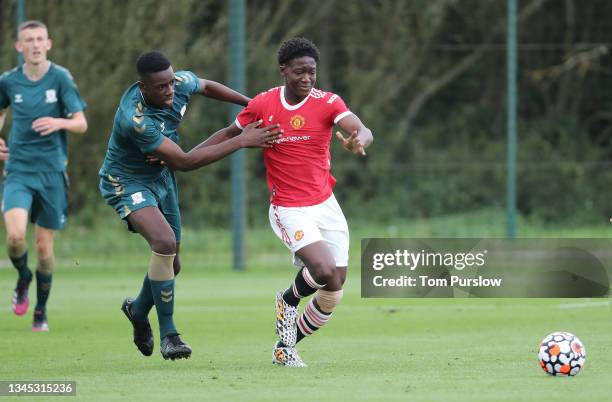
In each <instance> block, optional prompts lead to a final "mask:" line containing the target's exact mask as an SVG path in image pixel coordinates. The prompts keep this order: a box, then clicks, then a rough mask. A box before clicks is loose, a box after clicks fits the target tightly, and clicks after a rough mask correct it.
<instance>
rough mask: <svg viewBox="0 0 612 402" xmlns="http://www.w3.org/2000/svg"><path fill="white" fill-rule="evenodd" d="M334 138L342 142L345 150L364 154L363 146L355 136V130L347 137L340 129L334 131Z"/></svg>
mask: <svg viewBox="0 0 612 402" xmlns="http://www.w3.org/2000/svg"><path fill="white" fill-rule="evenodd" d="M336 138H338V139H339V140H340V141H341V142H342V146H343V147H344V149H346V150H347V151H351V152H352V153H354V154H361V155H363V156H365V154H366V152H365V148H364V146H363V144H362V143H361V142H360V141H359V138H358V137H357V130H355V131H353V134H351V135H350V136H349V137H345V136H344V135H342V133H341V132H340V131H336Z"/></svg>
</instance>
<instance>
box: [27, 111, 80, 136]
mask: <svg viewBox="0 0 612 402" xmlns="http://www.w3.org/2000/svg"><path fill="white" fill-rule="evenodd" d="M32 130H34V131H36V132H38V133H39V134H40V135H49V134H52V133H54V132H56V131H58V130H67V131H70V132H71V133H76V134H83V133H84V132H85V131H87V119H86V118H85V113H84V112H82V111H81V112H76V113H74V114H73V115H72V116H71V117H70V118H69V119H62V118H59V117H40V118H38V119H36V120H34V121H33V122H32Z"/></svg>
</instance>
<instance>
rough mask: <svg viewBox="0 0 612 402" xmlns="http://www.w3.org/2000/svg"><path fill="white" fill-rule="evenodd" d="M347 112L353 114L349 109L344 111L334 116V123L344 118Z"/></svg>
mask: <svg viewBox="0 0 612 402" xmlns="http://www.w3.org/2000/svg"><path fill="white" fill-rule="evenodd" d="M349 114H353V112H351V111H350V110H347V111H346V112H343V113H340V114H339V115H338V116H336V118H335V119H334V124H338V122H339V121H340V120H342V119H344V118H345V117H346V116H348V115H349Z"/></svg>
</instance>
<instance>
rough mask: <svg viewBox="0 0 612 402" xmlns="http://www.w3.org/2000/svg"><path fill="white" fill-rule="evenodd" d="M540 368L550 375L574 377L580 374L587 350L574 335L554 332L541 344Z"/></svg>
mask: <svg viewBox="0 0 612 402" xmlns="http://www.w3.org/2000/svg"><path fill="white" fill-rule="evenodd" d="M538 359H539V360H540V366H541V367H542V369H543V370H544V371H545V372H547V373H548V374H550V375H554V376H573V375H576V374H578V373H580V370H582V367H583V366H584V361H585V359H586V349H585V348H584V345H583V344H582V342H581V341H580V339H578V337H577V336H576V335H574V334H570V333H569V332H553V333H552V334H550V335H548V336H547V337H546V338H544V339H543V340H542V342H541V343H540V352H539V353H538Z"/></svg>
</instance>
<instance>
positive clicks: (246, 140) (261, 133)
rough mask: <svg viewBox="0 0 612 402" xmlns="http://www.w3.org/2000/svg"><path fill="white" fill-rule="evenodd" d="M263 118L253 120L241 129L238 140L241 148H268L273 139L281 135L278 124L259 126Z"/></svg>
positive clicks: (272, 143) (281, 131)
mask: <svg viewBox="0 0 612 402" xmlns="http://www.w3.org/2000/svg"><path fill="white" fill-rule="evenodd" d="M262 122H263V120H258V121H255V122H253V123H251V124H247V126H246V127H245V128H244V130H242V134H240V140H241V144H242V147H243V148H270V147H271V146H272V145H274V141H276V140H277V139H279V138H280V137H282V135H283V130H281V129H280V128H279V125H278V124H272V125H271V126H266V127H259V126H260V125H261V123H262Z"/></svg>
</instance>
